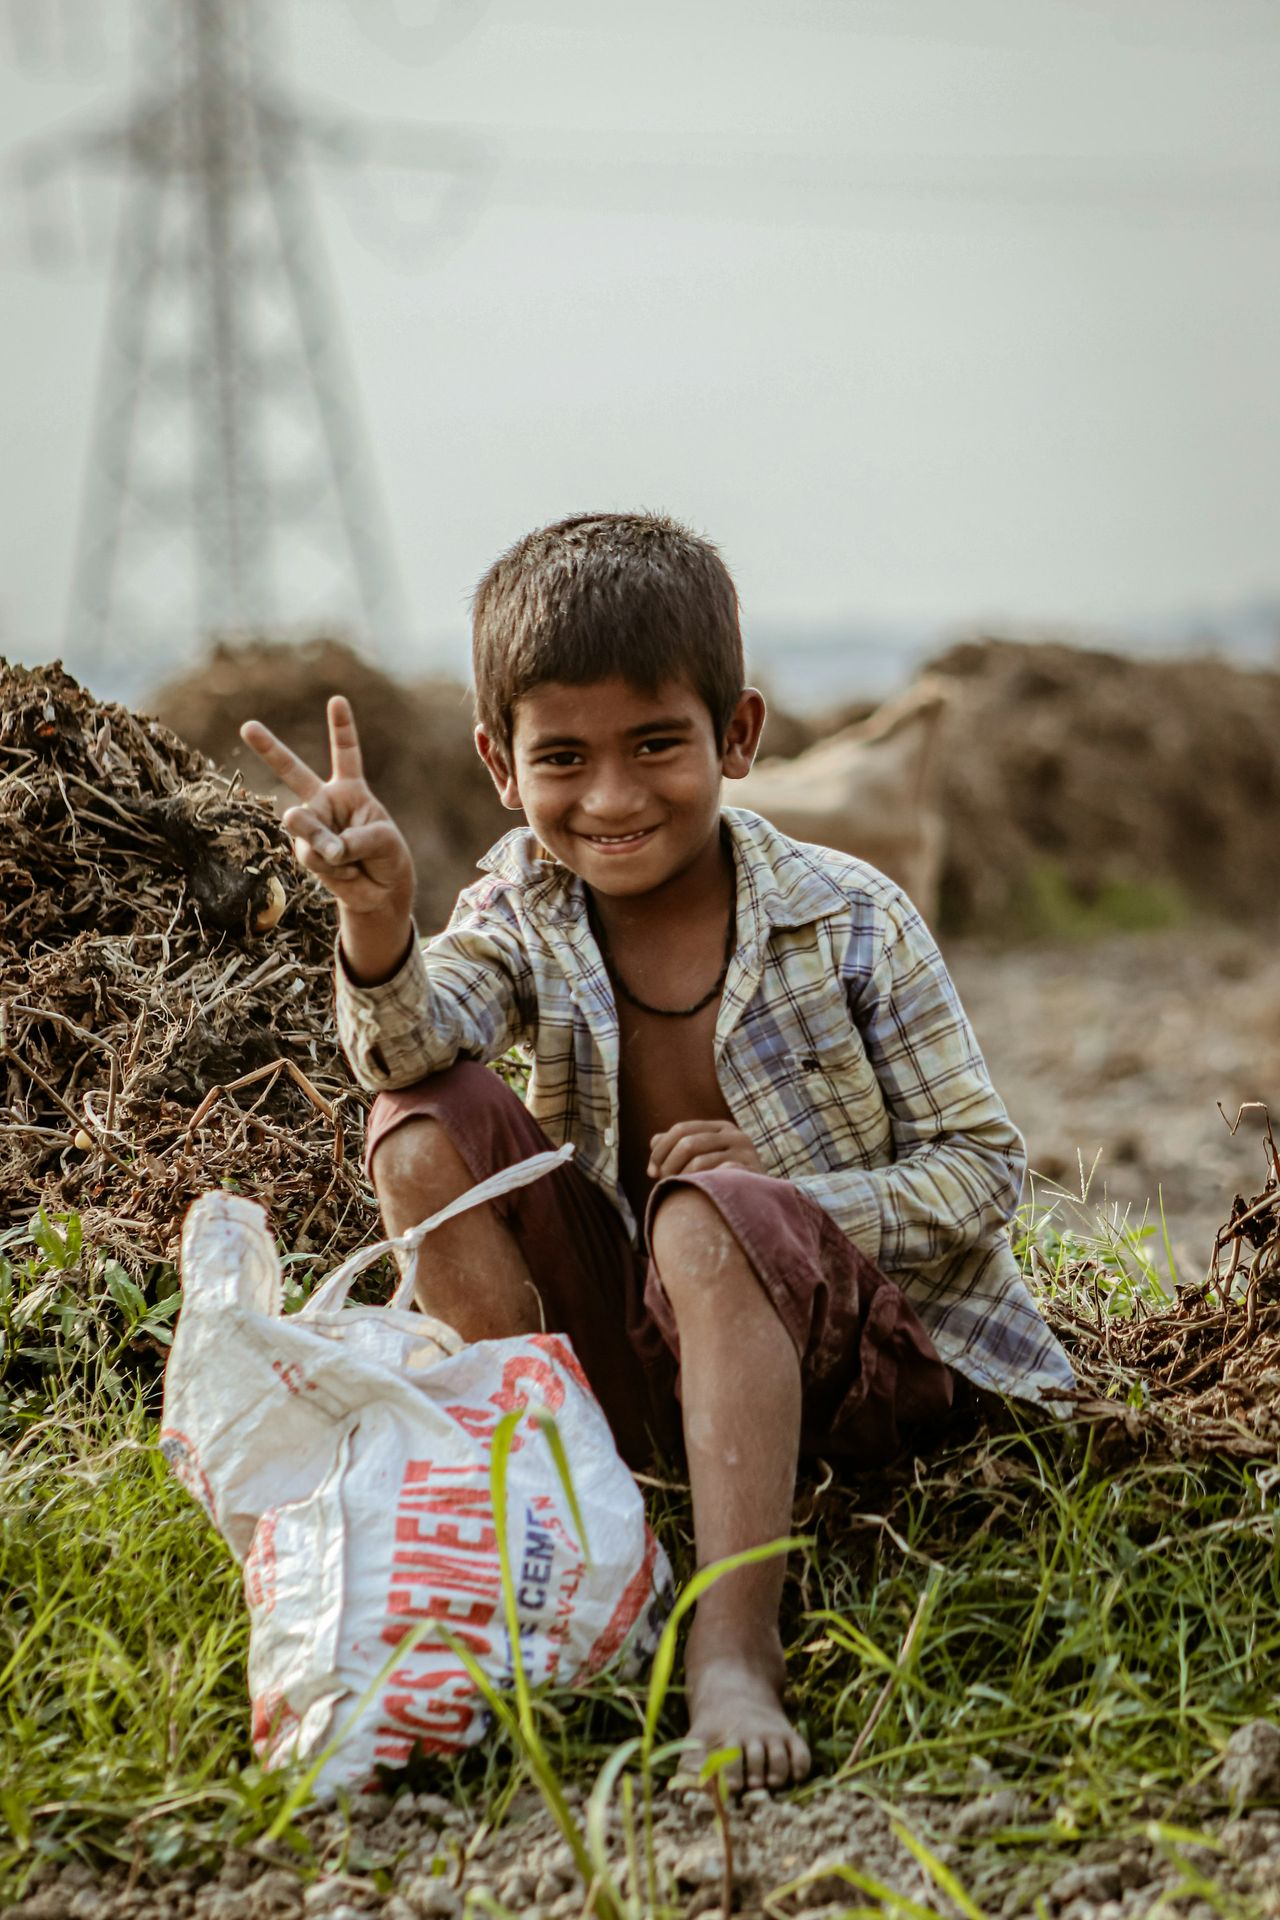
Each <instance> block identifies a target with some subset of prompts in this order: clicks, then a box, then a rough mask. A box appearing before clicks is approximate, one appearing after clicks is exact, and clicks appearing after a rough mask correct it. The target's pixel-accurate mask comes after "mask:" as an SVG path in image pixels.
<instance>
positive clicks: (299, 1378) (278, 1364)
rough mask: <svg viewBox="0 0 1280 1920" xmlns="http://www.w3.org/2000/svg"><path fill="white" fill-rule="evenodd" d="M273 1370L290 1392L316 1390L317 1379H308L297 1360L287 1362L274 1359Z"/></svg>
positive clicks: (311, 1391)
mask: <svg viewBox="0 0 1280 1920" xmlns="http://www.w3.org/2000/svg"><path fill="white" fill-rule="evenodd" d="M271 1371H272V1373H274V1374H275V1376H276V1378H277V1379H278V1380H279V1382H280V1384H281V1386H282V1387H284V1388H285V1390H286V1392H288V1393H292V1394H299V1393H314V1392H315V1390H316V1383H315V1381H314V1380H308V1378H307V1376H306V1374H305V1373H304V1372H303V1371H302V1368H301V1367H300V1366H299V1365H298V1364H297V1362H296V1361H293V1360H290V1361H289V1362H287V1363H286V1362H285V1361H283V1360H273V1361H272V1362H271Z"/></svg>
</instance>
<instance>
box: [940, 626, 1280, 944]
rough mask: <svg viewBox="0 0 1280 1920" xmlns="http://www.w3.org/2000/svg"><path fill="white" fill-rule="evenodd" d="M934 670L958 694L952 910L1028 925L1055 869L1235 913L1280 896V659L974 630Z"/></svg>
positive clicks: (956, 916) (1082, 899)
mask: <svg viewBox="0 0 1280 1920" xmlns="http://www.w3.org/2000/svg"><path fill="white" fill-rule="evenodd" d="M925 671H927V672H929V673H935V674H941V675H944V676H946V677H947V679H948V680H949V681H950V682H951V683H952V685H953V688H954V694H955V699H954V705H953V710H952V712H951V714H950V717H949V723H948V727H947V730H946V735H945V740H944V743H943V746H942V748H941V751H942V752H943V754H944V756H945V766H944V769H943V775H942V782H941V786H942V805H943V808H944V812H945V816H946V823H947V835H948V851H947V855H946V859H945V863H944V868H943V877H942V911H941V915H940V923H941V925H942V926H943V927H944V929H946V930H948V931H952V932H969V931H975V932H976V931H983V932H993V933H1011V932H1012V933H1017V932H1018V931H1020V930H1022V929H1023V928H1025V927H1026V926H1027V925H1028V924H1029V923H1030V924H1032V925H1034V923H1035V920H1036V896H1037V892H1038V890H1040V889H1042V888H1043V887H1045V886H1046V885H1048V886H1051V887H1052V888H1053V889H1054V891H1055V893H1056V892H1057V891H1059V890H1061V891H1062V893H1063V896H1064V898H1065V899H1066V900H1067V901H1068V902H1069V901H1071V900H1075V901H1078V902H1079V903H1081V904H1082V905H1084V906H1085V907H1089V906H1090V905H1092V904H1094V903H1096V902H1098V901H1099V900H1100V899H1102V898H1105V896H1106V895H1107V894H1108V893H1109V892H1113V891H1114V892H1115V893H1117V894H1125V893H1128V894H1129V895H1130V896H1132V895H1134V894H1137V895H1139V896H1142V895H1146V896H1148V897H1149V898H1150V899H1151V900H1152V902H1153V904H1155V902H1156V901H1157V899H1158V897H1159V896H1161V895H1163V896H1165V897H1166V898H1169V899H1171V900H1174V901H1176V900H1177V899H1179V898H1180V899H1182V900H1183V901H1185V902H1188V903H1194V904H1197V905H1200V906H1203V907H1207V908H1210V909H1213V910H1216V911H1219V912H1222V913H1225V914H1229V915H1255V914H1257V913H1259V912H1271V911H1273V910H1274V906H1275V903H1276V901H1277V899H1280V673H1272V672H1266V671H1248V670H1245V669H1242V668H1239V667H1233V666H1229V665H1228V664H1227V663H1226V662H1224V661H1220V660H1212V659H1202V660H1172V661H1150V660H1138V659H1131V658H1128V657H1125V656H1122V655H1120V654H1114V653H1104V652H1095V651H1092V650H1088V649H1085V648H1081V647H1074V646H1065V645H1059V644H1056V643H1050V642H1041V643H1034V644H1026V643H1021V642H1017V641H1010V640H976V641H970V642H965V643H963V644H961V645H959V646H955V647H952V648H951V649H950V651H948V652H947V653H944V654H943V655H942V656H941V658H940V659H937V660H934V661H932V662H931V663H930V664H929V665H928V667H927V668H926V669H925Z"/></svg>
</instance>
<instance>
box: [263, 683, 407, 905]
mask: <svg viewBox="0 0 1280 1920" xmlns="http://www.w3.org/2000/svg"><path fill="white" fill-rule="evenodd" d="M328 718H329V757H330V772H329V778H328V779H327V780H322V779H321V778H320V776H319V774H318V773H316V772H314V771H313V770H312V768H310V767H309V766H308V765H307V763H306V761H305V760H302V759H300V758H299V756H298V755H297V754H296V753H294V751H293V749H292V748H291V747H287V746H286V745H285V743H284V741H283V740H280V739H277V737H276V735H275V734H274V733H272V732H271V730H270V728H269V727H264V726H263V724H262V722H261V721H260V720H246V721H245V723H244V725H243V726H242V727H241V729H240V737H241V739H242V740H243V741H244V742H245V744H246V745H247V746H250V747H252V748H253V751H254V752H255V753H256V754H258V755H259V756H260V757H261V758H262V759H263V760H265V761H266V763H267V765H268V766H269V767H270V768H271V771H272V772H273V773H274V774H275V775H276V777H277V778H278V779H279V780H282V781H283V782H284V784H285V786H286V787H288V789H289V791H290V793H294V794H296V795H297V797H298V799H299V800H300V801H301V803H302V804H301V805H300V806H296V807H290V808H289V809H288V810H287V812H286V813H284V814H283V815H282V817H281V822H280V824H281V825H282V826H283V828H284V830H285V832H286V833H287V834H288V835H289V836H290V838H291V839H292V841H293V850H294V853H295V854H296V855H297V857H298V860H299V862H300V864H301V865H302V866H304V867H305V868H306V869H307V871H308V873H314V874H315V876H316V878H317V879H318V880H320V881H322V882H323V884H324V885H325V886H326V887H327V888H328V889H329V892H330V893H331V894H333V896H334V898H335V899H336V900H337V902H338V905H339V907H340V908H342V910H343V912H344V913H351V914H360V915H364V914H382V915H388V916H392V917H394V918H395V919H396V920H397V921H399V920H400V919H403V920H404V921H405V922H406V923H407V921H408V918H409V912H410V909H411V907H412V905H413V857H412V855H411V854H410V852H409V848H408V846H407V844H406V842H405V838H404V835H403V834H402V833H401V832H400V829H399V827H397V825H396V823H395V821H394V820H393V819H392V818H391V815H390V814H389V813H388V812H387V810H386V808H385V807H384V806H383V804H382V802H381V801H380V800H378V799H376V798H375V796H374V795H373V793H372V792H371V791H370V789H369V787H368V786H367V785H366V783H365V778H364V767H363V763H362V761H361V758H360V739H359V735H358V734H357V733H356V722H355V715H354V714H353V713H352V711H351V705H350V702H349V701H347V700H345V699H344V698H343V697H342V695H341V694H335V695H334V697H333V698H332V700H330V702H329V707H328Z"/></svg>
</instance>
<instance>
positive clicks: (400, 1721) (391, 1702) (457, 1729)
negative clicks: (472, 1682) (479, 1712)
mask: <svg viewBox="0 0 1280 1920" xmlns="http://www.w3.org/2000/svg"><path fill="white" fill-rule="evenodd" d="M414 1704H415V1703H414V1699H413V1695H412V1694H409V1693H388V1694H384V1695H383V1698H382V1710H383V1712H384V1713H385V1714H386V1715H387V1718H388V1719H389V1720H392V1721H394V1722H395V1723H396V1725H397V1726H400V1727H407V1728H408V1729H409V1730H410V1731H411V1732H413V1733H417V1734H427V1735H429V1736H433V1737H434V1738H435V1739H437V1740H442V1739H445V1738H446V1737H450V1736H451V1737H452V1738H453V1739H454V1740H460V1739H461V1737H462V1735H463V1734H464V1733H465V1732H466V1730H467V1728H468V1727H469V1726H470V1725H471V1722H472V1721H473V1720H474V1719H475V1717H476V1710H475V1708H474V1707H473V1706H472V1705H471V1703H470V1702H469V1701H467V1700H436V1701H434V1702H433V1710H432V1713H431V1716H430V1718H426V1719H424V1718H421V1717H420V1716H419V1715H418V1714H416V1713H414V1712H412V1711H411V1709H412V1708H413V1706H414Z"/></svg>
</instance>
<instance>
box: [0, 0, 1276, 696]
mask: <svg viewBox="0 0 1280 1920" xmlns="http://www.w3.org/2000/svg"><path fill="white" fill-rule="evenodd" d="M58 3H59V0H25V7H24V0H0V8H4V7H5V6H9V7H13V8H15V10H16V14H15V16H14V17H17V21H18V29H19V32H18V34H17V37H15V36H14V32H13V30H12V27H11V30H10V35H9V39H8V41H7V44H6V43H5V42H3V41H0V45H5V66H4V70H3V73H2V74H0V127H2V128H3V129H4V130H5V132H4V144H6V145H7V144H10V143H17V142H19V141H21V140H22V139H23V138H25V137H27V136H31V135H35V134H38V133H43V132H46V131H49V130H52V129H54V128H56V127H58V126H59V125H66V124H69V123H70V122H71V121H72V120H73V119H74V118H75V117H76V116H77V115H84V114H90V115H94V116H100V115H102V114H103V113H105V112H107V111H108V110H109V109H110V108H111V107H112V105H113V103H118V102H119V101H120V100H121V97H122V93H123V89H124V87H125V85H126V83H127V80H128V75H129V62H128V35H127V32H126V28H127V23H128V18H129V8H128V7H127V6H126V5H125V4H124V0H102V4H101V5H97V4H96V0H80V7H79V12H78V13H77V11H76V8H75V7H74V6H73V7H72V8H71V10H70V13H69V15H68V17H69V18H71V19H72V20H73V21H74V22H76V25H75V33H76V36H77V48H78V49H79V51H80V52H81V54H82V56H83V57H84V58H86V59H87V60H88V65H89V70H88V71H87V72H85V73H81V74H73V75H68V73H67V72H66V71H65V70H59V69H58V68H57V66H56V65H55V66H42V65H40V64H39V63H38V62H37V63H36V64H33V63H32V56H33V55H35V54H37V53H38V52H39V46H38V41H39V32H40V30H38V29H33V28H32V26H31V22H32V20H33V19H34V18H35V17H36V16H35V15H33V14H32V7H33V5H35V6H36V7H37V8H39V9H44V10H45V11H44V12H43V14H41V15H40V18H43V19H46V20H47V19H49V18H51V17H52V15H53V14H54V13H55V12H56V11H57V5H58ZM24 11H25V15H26V17H27V25H26V29H25V37H24V30H23V20H22V18H21V16H22V14H23V13H24ZM279 11H280V13H281V14H282V16H283V20H284V23H285V24H286V25H287V28H288V32H287V42H286V44H287V47H288V78H289V80H290V83H291V84H292V85H294V86H295V87H296V88H297V89H298V90H299V91H300V92H302V93H305V94H306V95H308V96H309V97H311V98H312V99H322V100H324V101H327V102H328V103H330V104H331V105H332V106H334V107H335V108H338V109H341V110H342V111H343V112H345V113H348V114H350V115H353V116H360V117H362V118H367V119H376V118H379V117H381V118H384V119H387V120H391V121H394V122H396V123H406V122H417V123H421V124H430V123H433V122H437V123H444V124H446V125H449V126H454V127H460V128H468V129H473V130H476V131H478V132H479V133H480V134H481V135H482V136H483V148H484V151H485V153H486V154H487V155H488V158H489V164H490V167H491V174H490V178H489V184H488V188H487V192H486V197H485V200H484V203H483V205H481V206H480V207H479V208H478V209H477V211H476V213H475V217H474V219H473V220H472V222H471V224H470V225H469V226H468V227H467V228H466V229H465V231H463V232H461V233H460V234H459V235H458V236H457V237H456V239H455V240H454V242H453V243H452V244H451V245H449V246H447V247H445V248H443V249H442V250H439V251H438V252H437V253H436V254H435V255H434V257H431V258H423V257H419V255H418V253H417V252H416V251H414V250H413V249H410V248H407V247H406V245H405V244H404V243H402V242H396V241H395V240H394V239H393V238H392V237H391V234H392V227H393V218H392V216H393V215H397V214H398V215H403V216H406V217H411V218H413V219H415V220H420V219H421V216H422V211H423V200H422V195H421V194H417V195H415V194H414V193H411V192H409V191H406V190H404V188H403V185H402V184H400V185H397V184H396V182H395V181H394V180H391V179H389V181H388V189H389V191H390V199H389V201H384V202H381V204H382V205H383V212H382V214H381V215H379V216H378V217H377V218H375V212H376V207H377V204H379V195H380V193H381V190H379V193H374V192H373V181H372V179H371V178H370V179H367V180H366V182H365V184H364V186H362V187H361V188H360V189H359V191H353V190H347V189H342V190H340V189H339V186H338V184H337V182H336V181H331V179H330V176H329V175H327V174H326V175H324V176H321V177H320V178H318V180H317V190H318V192H319V194H320V204H321V216H322V226H323V232H324V237H325V241H326V244H327V248H328V253H329V261H330V269H331V279H332V282H333V284H334V287H335V290H336V294H337V299H338V304H339V307H340V310H341V318H342V325H343V333H344V336H345V340H346V344H347V349H348V352H349V357H350V359H351V360H352V362H353V364H354V368H355V374H356V387H357V391H358V398H359V403H360V408H361V412H362V416H363V421H364V426H365V431H366V433H367V436H368V440H369V443H370V445H371V448H372V451H373V454H374V457H375V461H376V466H377V471H378V474H379V478H380V484H381V491H382V494H383V496H384V499H385V502H386V508H387V513H388V517H389V521H390V526H391V530H392V533H393V537H394V545H395V549H396V553H397V556H398V561H399V566H400V570H401V574H402V577H403V583H404V600H405V604H406V607H407V623H406V624H407V637H406V639H405V641H404V642H403V645H404V648H405V652H406V654H407V655H409V656H411V657H412V660H413V664H415V665H417V664H419V663H422V662H426V661H427V660H429V659H432V658H439V657H440V654H441V650H442V649H443V648H446V647H447V646H448V644H449V643H450V641H451V640H453V641H454V642H455V643H456V640H457V638H458V636H460V635H461V634H462V632H463V630H464V626H465V617H466V602H467V598H468V595H469V593H470V591H471V588H472V586H473V585H474V582H475V580H476V578H477V576H478V575H479V574H480V572H481V571H482V570H483V568H484V567H485V565H486V564H487V563H488V561H489V560H490V559H491V558H492V557H493V555H494V554H495V552H497V551H498V550H499V549H500V548H501V547H503V546H505V545H506V544H508V543H509V542H510V541H511V540H512V539H513V538H515V537H516V536H517V535H518V534H519V533H521V532H523V531H524V530H525V529H526V528H528V527H529V526H531V525H533V524H536V523H538V522H542V521H546V520H549V519H551V518H554V517H556V516H558V515H560V514H563V513H567V512H571V511H575V510H579V509H582V508H598V507H623V506H633V505H645V506H657V507H663V508H666V509H668V510H670V511H671V512H674V513H676V514H678V515H680V516H681V517H683V518H686V519H688V520H689V521H691V522H693V523H694V524H695V525H696V526H697V527H699V528H700V529H702V530H704V531H706V532H707V533H709V534H710V535H711V536H712V537H713V538H714V539H716V540H717V541H718V542H719V543H720V544H721V546H722V547H723V550H724V552H725V554H726V557H727V558H728V560H729V562H730V564H731V566H732V567H733V569H734V572H735V574H736V577H737V579H738V583H739V588H740V592H741V596H742V600H743V604H744V610H745V614H746V618H747V625H748V631H750V629H751V627H752V626H753V625H755V626H757V627H759V628H760V629H761V630H764V629H766V628H774V629H777V628H780V627H783V626H785V625H787V624H788V623H793V622H794V623H799V624H801V625H814V624H823V623H833V624H834V623H838V622H842V621H846V620H848V621H856V622H857V623H858V624H859V625H860V626H863V627H865V626H866V625H867V624H869V623H883V624H884V626H885V628H886V630H889V631H897V630H902V629H910V628H914V627H918V626H920V625H928V624H932V623H941V624H957V625H958V624H966V623H971V622H974V621H978V620H1000V621H1001V622H1004V623H1008V622H1031V623H1036V624H1037V625H1041V626H1045V625H1053V624H1056V623H1067V624H1070V625H1073V626H1082V625H1083V626H1088V627H1093V628H1099V627H1102V628H1105V627H1122V626H1123V625H1124V624H1125V623H1126V622H1128V621H1131V620H1136V619H1140V618H1149V617H1158V616H1160V615H1162V614H1165V613H1176V612H1180V611H1182V610H1185V609H1188V608H1190V607H1192V606H1202V607H1214V606H1225V605H1230V604H1232V603H1235V602H1239V601H1242V600H1245V599H1248V598H1251V597H1255V596H1260V595H1274V594H1277V593H1280V543H1278V541H1277V534H1278V532H1280V512H1278V509H1277V502H1278V501H1280V375H1278V373H1277V342H1278V341H1280V114H1277V111H1276V102H1277V100H1278V99H1280V8H1278V7H1277V5H1276V4H1275V0H1114V3H1108V4H1103V3H1101V0H646V4H645V5H644V6H642V7H641V6H635V5H618V4H610V3H609V0H603V3H602V0H536V4H533V3H531V0H526V3H525V4H520V3H519V0H491V4H490V5H488V6H487V8H481V7H479V6H476V7H473V8H469V7H468V5H467V4H465V0H459V3H458V4H454V5H453V6H452V9H451V8H450V4H449V0H444V3H443V8H441V7H437V6H436V5H435V4H431V3H429V0H398V4H396V5H392V4H389V3H387V4H384V0H292V4H288V3H287V0H281V5H280V7H279ZM440 11H443V13H444V14H445V15H446V16H447V17H448V19H450V20H451V21H452V22H453V23H454V24H455V25H457V26H459V27H466V26H467V21H468V16H469V15H474V19H473V20H472V23H471V24H470V27H469V30H468V31H465V32H460V33H459V34H458V35H457V36H456V37H455V38H453V40H452V43H450V42H449V37H448V35H445V36H444V43H443V44H437V45H436V47H435V51H434V53H432V51H431V41H430V37H429V36H428V35H427V34H426V33H425V32H424V31H423V30H422V23H424V22H429V21H430V20H431V19H432V18H434V17H435V16H436V14H437V13H438V12H440ZM94 20H97V21H99V22H101V23H102V27H101V33H102V39H103V47H102V51H101V57H100V58H97V57H96V56H95V54H94V30H93V22H94ZM86 35H88V36H89V37H88V38H86V37H85V36H86ZM423 55H426V56H428V57H420V56H423ZM366 196H370V197H368V198H366ZM15 207H16V201H15V196H14V195H13V194H12V193H9V194H8V195H6V197H5V204H4V218H3V223H2V230H3V232H4V235H5V243H4V249H3V254H2V255H0V302H2V305H3V339H4V348H5V351H4V353H3V355H2V356H0V449H3V452H2V455H0V458H2V459H3V472H2V484H3V513H2V514H0V650H3V651H6V652H9V653H11V654H15V655H17V656H19V657H25V658H36V657H41V656H44V655H47V654H48V653H50V652H52V651H54V650H56V649H57V648H58V647H59V646H60V643H61V633H62V623H63V619H64V612H65V605H66V599H67V590H68V575H69V570H70V564H71V555H72V551H73V545H74V535H75V528H76V518H77V512H78V506H79V497H80V489H81V474H82V468H83V466H84V462H85V458H86V454H87V450H88V443H89V433H90V424H91V414H92V397H93V386H94V378H95V374H96V366H97V351H98V343H99V337H100V333H101V327H102V321H103V316H104V310H105V274H104V272H103V271H102V270H101V268H90V267H88V266H86V265H83V264H82V265H81V266H79V267H77V268H74V269H72V270H70V271H63V272H57V273H54V272H44V271H37V270H36V269H35V268H33V267H32V266H31V264H30V263H29V262H28V261H27V260H26V259H25V258H24V256H23V253H22V250H21V247H20V246H19V244H18V238H17V236H18V232H19V230H20V222H18V221H17V219H16V218H15ZM92 217H93V218H95V219H97V218H98V217H99V216H98V215H97V214H96V213H95V214H94V215H93V216H92ZM397 255H399V256H400V257H399V258H398V259H397Z"/></svg>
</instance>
